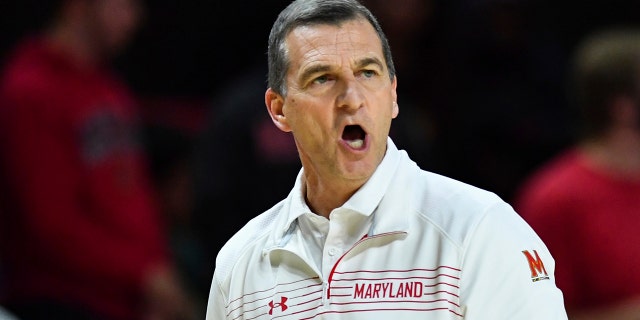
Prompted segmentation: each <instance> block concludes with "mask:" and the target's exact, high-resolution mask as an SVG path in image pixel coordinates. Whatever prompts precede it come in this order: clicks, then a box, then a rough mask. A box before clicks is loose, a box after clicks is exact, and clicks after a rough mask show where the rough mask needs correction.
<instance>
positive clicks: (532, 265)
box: [522, 250, 547, 278]
mask: <svg viewBox="0 0 640 320" xmlns="http://www.w3.org/2000/svg"><path fill="white" fill-rule="evenodd" d="M522 253H523V254H524V256H525V257H526V258H527V262H528V263H529V269H531V278H537V277H539V276H540V274H541V273H542V274H544V275H545V276H546V275H547V270H546V269H545V268H544V263H542V259H540V256H539V255H538V252H537V251H536V250H533V254H534V255H535V257H534V256H532V255H531V253H529V251H527V250H524V251H522Z"/></svg>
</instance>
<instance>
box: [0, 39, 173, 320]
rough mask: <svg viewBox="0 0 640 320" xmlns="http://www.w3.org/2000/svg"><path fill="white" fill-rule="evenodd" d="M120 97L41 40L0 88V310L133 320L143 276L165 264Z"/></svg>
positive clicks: (103, 75) (132, 128)
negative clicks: (26, 306)
mask: <svg viewBox="0 0 640 320" xmlns="http://www.w3.org/2000/svg"><path fill="white" fill-rule="evenodd" d="M136 117H137V116H136V110H135V103H134V100H133V98H132V97H131V95H130V93H129V92H128V91H127V89H126V88H125V87H124V86H123V84H122V83H121V82H119V81H118V80H117V79H116V78H114V77H113V76H112V75H111V74H110V73H109V72H108V71H106V70H104V69H99V68H95V69H88V68H86V67H85V68H83V67H80V66H79V65H76V64H74V62H73V61H72V60H71V59H70V57H67V56H65V55H63V54H62V53H60V52H57V51H56V50H54V49H53V48H52V47H49V46H48V45H47V44H46V43H45V42H44V41H42V40H41V39H30V40H29V41H26V42H25V43H23V44H22V45H20V46H19V47H18V48H17V50H16V51H15V52H14V54H13V55H12V56H11V58H10V59H9V61H8V63H7V65H6V69H5V70H4V78H3V79H2V82H1V84H0V160H1V162H0V169H1V170H0V175H1V179H0V181H1V183H2V184H3V188H4V192H5V194H4V195H3V196H2V197H1V198H2V202H3V206H4V207H5V208H4V209H2V210H0V211H2V214H3V217H2V219H3V222H2V226H3V228H5V229H6V230H1V231H0V233H1V235H0V239H1V240H0V241H1V244H2V247H3V249H4V250H3V252H2V254H0V256H1V257H2V264H3V266H4V269H6V270H5V273H6V275H5V281H6V282H7V283H6V285H7V288H6V289H5V290H4V291H6V293H7V297H6V299H8V300H7V301H12V302H20V301H22V300H25V299H50V300H55V301H62V302H64V303H72V304H79V305H82V306H85V307H87V308H90V310H94V311H95V312H97V313H98V314H100V313H102V314H106V315H109V316H111V317H114V318H116V319H137V318H138V316H137V315H136V313H137V312H138V311H139V310H138V309H139V308H140V303H141V302H142V301H141V299H142V295H141V289H142V284H143V281H144V279H143V278H144V275H145V273H147V272H148V271H149V269H150V268H152V267H154V266H155V265H157V264H161V263H164V262H165V260H166V259H167V250H166V249H167V248H166V245H165V239H164V233H163V228H162V227H161V224H160V223H161V221H160V216H159V213H158V211H157V208H156V204H155V203H154V199H153V192H152V191H151V185H150V182H149V179H148V177H147V172H146V170H147V168H146V164H145V159H144V156H143V154H142V151H141V150H142V146H141V145H140V142H139V141H137V138H136V134H137V132H136V130H137V128H138V127H137V124H136V121H137V119H136Z"/></svg>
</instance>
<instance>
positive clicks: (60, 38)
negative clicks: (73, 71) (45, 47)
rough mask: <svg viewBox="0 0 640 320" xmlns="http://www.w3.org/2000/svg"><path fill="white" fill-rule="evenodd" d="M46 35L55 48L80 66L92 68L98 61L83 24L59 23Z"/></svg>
mask: <svg viewBox="0 0 640 320" xmlns="http://www.w3.org/2000/svg"><path fill="white" fill-rule="evenodd" d="M46 37H47V40H48V41H49V43H50V44H51V45H52V46H53V47H54V48H55V49H56V50H59V51H61V52H63V53H64V54H65V55H68V56H70V57H71V58H72V60H73V61H74V62H75V63H76V64H77V65H78V66H79V67H81V68H93V67H95V66H96V65H98V64H99V63H100V55H99V52H98V50H97V47H96V45H95V42H94V41H93V40H92V39H91V38H90V37H89V36H88V34H87V32H85V31H84V27H83V26H79V25H78V26H74V25H70V24H62V23H59V24H56V25H54V26H53V27H52V28H51V29H50V30H49V32H48V34H47V35H46Z"/></svg>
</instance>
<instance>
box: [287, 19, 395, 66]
mask: <svg viewBox="0 0 640 320" xmlns="http://www.w3.org/2000/svg"><path fill="white" fill-rule="evenodd" d="M286 44H287V51H288V57H289V60H290V63H291V67H292V69H298V68H301V67H304V66H305V65H308V64H313V63H324V64H327V63H328V64H331V63H337V62H338V61H341V62H340V63H342V61H343V60H344V59H345V58H347V59H351V60H353V61H357V60H360V59H362V58H364V57H376V58H378V59H379V60H380V61H384V58H383V52H382V43H381V41H380V39H379V38H378V34H377V33H376V31H375V29H374V28H373V26H372V25H371V24H370V23H369V22H368V21H367V20H366V19H363V18H360V19H354V20H348V21H345V22H343V23H341V24H340V25H332V24H314V25H306V26H299V27H297V28H295V29H293V30H292V31H291V32H290V33H289V34H288V35H287V37H286Z"/></svg>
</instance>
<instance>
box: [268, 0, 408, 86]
mask: <svg viewBox="0 0 640 320" xmlns="http://www.w3.org/2000/svg"><path fill="white" fill-rule="evenodd" d="M356 18H364V19H366V20H367V21H369V23H370V24H371V25H372V26H373V28H374V29H375V30H376V33H377V35H378V38H379V39H380V42H381V44H382V51H383V53H384V58H385V63H386V64H387V69H389V76H390V77H391V78H393V77H394V76H395V75H396V70H395V67H394V65H393V58H392V56H391V48H390V47H389V41H388V40H387V37H386V36H385V34H384V32H383V31H382V28H381V27H380V24H379V23H378V20H377V19H376V18H375V17H374V16H373V14H372V13H371V12H370V11H369V9H367V8H366V7H364V6H363V5H361V4H360V3H359V2H358V1H356V0H347V1H344V0H310V1H305V0H299V1H294V2H292V3H291V4H290V5H289V6H288V7H286V8H285V9H284V10H283V11H282V12H281V13H280V15H279V16H278V18H277V20H276V21H275V23H274V24H273V27H272V28H271V33H270V34H269V46H268V62H269V87H270V88H272V89H273V90H274V91H276V92H277V93H279V94H281V95H286V94H287V92H286V91H287V88H286V83H285V77H286V73H287V69H288V66H289V57H288V55H287V48H286V46H285V40H286V37H287V35H288V34H289V32H291V30H293V29H295V28H297V27H300V26H304V25H316V24H329V25H335V26H339V25H340V24H342V23H344V22H345V21H349V20H353V19H356Z"/></svg>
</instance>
